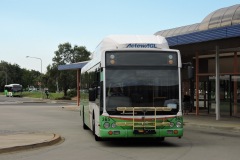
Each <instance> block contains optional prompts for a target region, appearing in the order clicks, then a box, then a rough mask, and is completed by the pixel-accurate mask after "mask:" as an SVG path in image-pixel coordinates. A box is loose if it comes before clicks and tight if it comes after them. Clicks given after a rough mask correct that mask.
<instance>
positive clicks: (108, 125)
mask: <svg viewBox="0 0 240 160" xmlns="http://www.w3.org/2000/svg"><path fill="white" fill-rule="evenodd" d="M92 56H93V57H92V60H91V61H89V62H88V63H87V64H86V65H85V66H84V67H83V68H82V69H81V93H80V94H81V96H80V97H81V99H80V115H81V118H82V121H83V128H84V129H91V130H92V131H93V134H94V136H95V140H101V139H105V138H157V139H159V140H164V138H165V137H178V138H181V137H182V136H183V118H182V102H181V99H182V95H181V67H182V62H181V56H180V52H179V51H178V50H173V49H169V47H168V43H167V41H166V39H165V38H164V37H161V36H154V35H149V36H148V35H145V36H140V35H133V36H131V35H115V36H114V35H113V36H108V37H106V38H104V39H103V40H102V42H101V43H100V44H99V46H98V47H97V49H96V51H95V52H94V53H93V55H92Z"/></svg>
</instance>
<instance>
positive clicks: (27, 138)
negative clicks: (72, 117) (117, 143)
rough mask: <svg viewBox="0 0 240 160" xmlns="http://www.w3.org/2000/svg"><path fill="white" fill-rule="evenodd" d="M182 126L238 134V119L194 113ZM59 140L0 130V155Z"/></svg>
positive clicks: (50, 134)
mask: <svg viewBox="0 0 240 160" xmlns="http://www.w3.org/2000/svg"><path fill="white" fill-rule="evenodd" d="M62 108H63V109H66V110H72V111H78V110H79V107H77V106H76V105H70V106H65V107H62ZM184 126H187V127H199V128H215V129H221V130H226V131H230V132H235V133H240V118H234V117H230V116H225V117H221V118H220V120H216V117H215V116H214V115H201V113H200V115H199V116H196V115H195V114H194V113H189V114H188V115H184ZM61 140H62V138H61V136H60V135H58V134H55V133H33V132H29V133H27V132H25V133H16V132H1V130H0V154H1V153H6V152H13V151H20V150H26V149H32V148H38V147H44V146H50V145H54V144H56V143H58V142H60V141H61Z"/></svg>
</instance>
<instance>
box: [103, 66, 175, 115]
mask: <svg viewBox="0 0 240 160" xmlns="http://www.w3.org/2000/svg"><path fill="white" fill-rule="evenodd" d="M178 79H179V76H178V68H177V67H134V68H133V67H116V68H107V69H106V110H107V112H108V113H109V114H120V112H119V113H118V112H117V111H116V108H117V107H172V111H171V112H163V113H161V114H176V113H177V112H178V109H179V107H178V99H179V81H178Z"/></svg>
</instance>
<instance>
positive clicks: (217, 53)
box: [215, 46, 220, 120]
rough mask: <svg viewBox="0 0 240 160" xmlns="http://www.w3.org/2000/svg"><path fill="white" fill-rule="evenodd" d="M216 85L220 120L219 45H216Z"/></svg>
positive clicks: (217, 109)
mask: <svg viewBox="0 0 240 160" xmlns="http://www.w3.org/2000/svg"><path fill="white" fill-rule="evenodd" d="M215 64H216V67H215V68H216V77H215V81H216V87H215V95H216V97H215V98H216V120H220V92H219V91H220V89H219V88H220V84H219V47H218V46H216V63H215Z"/></svg>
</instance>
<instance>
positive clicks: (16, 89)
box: [4, 84, 22, 97]
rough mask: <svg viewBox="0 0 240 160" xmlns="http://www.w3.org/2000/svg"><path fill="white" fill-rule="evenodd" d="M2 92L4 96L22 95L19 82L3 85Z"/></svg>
mask: <svg viewBox="0 0 240 160" xmlns="http://www.w3.org/2000/svg"><path fill="white" fill-rule="evenodd" d="M4 94H5V96H6V97H21V96H22V85H20V84H9V85H5V86H4Z"/></svg>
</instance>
